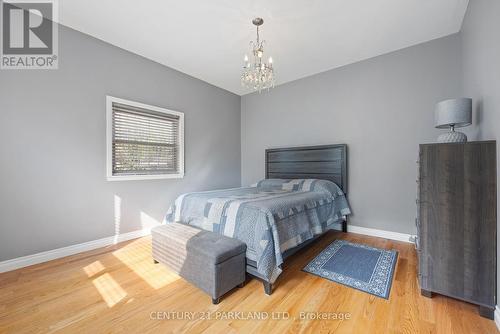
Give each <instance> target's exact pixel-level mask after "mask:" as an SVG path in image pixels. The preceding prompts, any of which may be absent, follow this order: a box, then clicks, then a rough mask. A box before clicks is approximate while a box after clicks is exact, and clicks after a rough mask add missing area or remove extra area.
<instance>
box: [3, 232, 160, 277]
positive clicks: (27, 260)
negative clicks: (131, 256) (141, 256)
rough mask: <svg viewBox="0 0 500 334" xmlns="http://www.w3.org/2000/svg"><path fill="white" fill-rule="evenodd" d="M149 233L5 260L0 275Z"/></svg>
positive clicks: (104, 239)
mask: <svg viewBox="0 0 500 334" xmlns="http://www.w3.org/2000/svg"><path fill="white" fill-rule="evenodd" d="M150 233H151V229H150V228H146V229H142V230H137V231H133V232H128V233H123V234H118V235H115V236H111V237H107V238H102V239H97V240H92V241H88V242H84V243H81V244H77V245H72V246H67V247H62V248H57V249H53V250H49V251H46V252H41V253H36V254H33V255H27V256H23V257H18V258H15V259H11V260H7V261H2V262H0V273H3V272H7V271H11V270H16V269H19V268H24V267H27V266H31V265H34V264H38V263H42V262H47V261H50V260H55V259H59V258H61V257H65V256H69V255H73V254H77V253H81V252H86V251H89V250H93V249H97V248H101V247H106V246H109V245H114V244H117V243H119V242H122V241H127V240H131V239H136V238H140V237H143V236H146V235H149V234H150Z"/></svg>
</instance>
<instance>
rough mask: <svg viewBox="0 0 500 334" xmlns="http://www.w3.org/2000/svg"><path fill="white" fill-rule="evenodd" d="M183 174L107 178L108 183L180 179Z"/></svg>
mask: <svg viewBox="0 0 500 334" xmlns="http://www.w3.org/2000/svg"><path fill="white" fill-rule="evenodd" d="M182 178H184V174H164V175H113V176H108V177H107V179H108V181H138V180H163V179H182Z"/></svg>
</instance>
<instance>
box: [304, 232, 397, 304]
mask: <svg viewBox="0 0 500 334" xmlns="http://www.w3.org/2000/svg"><path fill="white" fill-rule="evenodd" d="M397 258H398V252H397V251H395V250H387V249H381V248H375V247H370V246H367V245H363V244H358V243H351V242H348V241H345V240H335V241H334V242H332V243H331V244H330V245H328V246H327V247H326V248H325V249H324V250H323V251H322V252H321V253H319V254H318V256H316V257H315V258H314V259H313V260H312V261H311V262H309V263H308V264H307V266H305V267H304V271H306V272H308V273H311V274H314V275H317V276H320V277H323V278H326V279H328V280H330V281H333V282H336V283H340V284H343V285H346V286H349V287H351V288H354V289H357V290H361V291H364V292H367V293H369V294H372V295H375V296H377V297H381V298H385V299H388V298H389V293H390V292H391V286H392V277H393V275H394V268H395V266H396V262H397Z"/></svg>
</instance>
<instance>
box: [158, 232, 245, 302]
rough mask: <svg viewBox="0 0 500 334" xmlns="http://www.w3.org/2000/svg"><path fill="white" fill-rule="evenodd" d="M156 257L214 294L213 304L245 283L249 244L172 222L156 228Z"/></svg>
mask: <svg viewBox="0 0 500 334" xmlns="http://www.w3.org/2000/svg"><path fill="white" fill-rule="evenodd" d="M151 234H152V237H153V259H154V261H155V262H160V263H163V264H165V265H167V266H168V267H170V268H171V269H173V270H174V271H175V272H176V273H178V274H179V276H181V277H182V278H184V279H186V280H187V281H189V282H191V283H192V284H194V285H196V286H197V287H198V288H200V289H201V290H203V291H205V292H206V293H208V294H209V295H211V296H212V302H213V303H214V304H217V303H219V298H220V297H221V296H222V295H223V294H225V293H226V292H228V291H229V290H231V289H232V288H234V287H236V286H238V285H240V286H241V285H243V283H244V281H245V275H246V270H245V267H246V264H245V252H246V248H247V247H246V244H245V243H243V242H241V241H239V240H237V239H233V238H229V237H226V236H223V235H220V234H217V233H214V232H209V231H204V230H200V229H198V228H196V227H193V226H190V225H186V224H180V223H171V224H165V225H161V226H157V227H155V228H153V230H152V231H151Z"/></svg>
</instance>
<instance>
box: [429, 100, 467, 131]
mask: <svg viewBox="0 0 500 334" xmlns="http://www.w3.org/2000/svg"><path fill="white" fill-rule="evenodd" d="M434 114H435V118H436V128H438V129H448V128H449V127H450V126H454V127H456V128H460V127H463V126H467V125H471V124H472V99H469V98H461V99H452V100H445V101H441V102H439V103H438V104H436V109H435V111H434Z"/></svg>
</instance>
